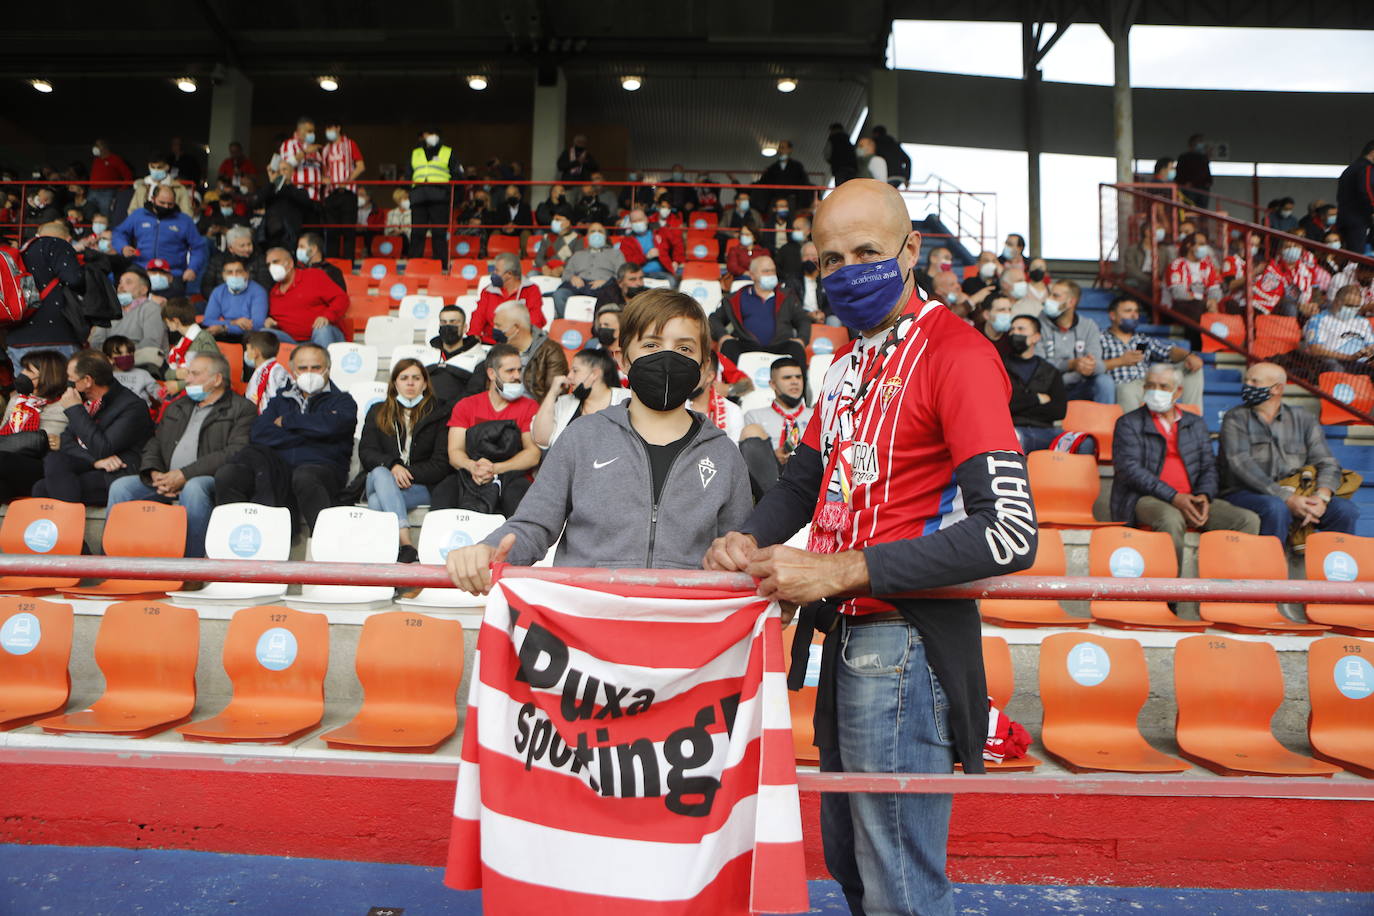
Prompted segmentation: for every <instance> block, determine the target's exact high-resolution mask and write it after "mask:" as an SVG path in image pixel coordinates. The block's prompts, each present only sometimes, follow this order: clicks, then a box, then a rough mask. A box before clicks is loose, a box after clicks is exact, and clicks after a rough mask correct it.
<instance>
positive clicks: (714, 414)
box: [687, 350, 752, 443]
mask: <svg viewBox="0 0 1374 916" xmlns="http://www.w3.org/2000/svg"><path fill="white" fill-rule="evenodd" d="M727 358H728V357H727ZM720 374H721V370H720V355H719V353H718V352H717V351H716V350H711V351H710V352H709V353H708V354H707V355H706V358H705V359H704V360H702V363H701V382H700V384H698V385H697V387H696V389H695V390H694V391H693V392H692V394H691V397H690V398H689V399H688V401H687V406H688V407H689V408H691V409H692V410H693V411H695V412H696V413H699V414H701V415H702V416H704V417H706V419H708V420H710V421H711V424H712V425H713V426H715V427H716V428H717V429H719V430H721V431H722V432H724V433H725V435H726V436H728V437H729V439H730V441H731V442H736V443H737V442H739V437H740V434H741V433H743V432H744V411H743V410H741V409H740V406H739V405H738V404H736V403H735V402H734V401H731V400H728V399H727V398H726V397H725V395H723V394H721V393H720V391H719V390H718V389H717V386H716V379H718V378H720ZM751 387H752V386H751Z"/></svg>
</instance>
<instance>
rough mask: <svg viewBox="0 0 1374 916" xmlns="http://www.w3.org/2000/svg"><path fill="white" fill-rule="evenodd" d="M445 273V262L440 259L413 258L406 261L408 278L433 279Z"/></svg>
mask: <svg viewBox="0 0 1374 916" xmlns="http://www.w3.org/2000/svg"><path fill="white" fill-rule="evenodd" d="M443 272H444V262H443V261H441V260H439V259H438V258H411V259H410V260H408V261H406V276H407V277H431V276H434V275H435V274H442V273H443Z"/></svg>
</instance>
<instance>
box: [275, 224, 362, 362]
mask: <svg viewBox="0 0 1374 916" xmlns="http://www.w3.org/2000/svg"><path fill="white" fill-rule="evenodd" d="M267 269H268V271H270V272H271V274H272V280H273V285H272V288H271V289H270V290H268V293H267V320H266V321H264V322H263V327H264V328H266V329H267V330H269V331H272V332H273V333H274V334H276V335H277V336H278V337H280V338H281V339H282V340H284V341H286V342H287V343H296V342H297V341H302V340H310V341H313V342H314V343H317V344H319V345H320V346H322V347H327V346H329V345H330V344H332V343H340V342H342V341H343V339H344V333H343V331H341V330H339V325H340V323H341V322H342V321H343V317H344V313H345V312H347V311H348V294H347V293H345V292H344V291H343V290H342V289H340V288H339V287H338V286H336V285H335V284H334V282H333V281H332V280H330V279H329V277H328V276H326V275H325V273H324V271H321V270H316V269H314V268H311V267H297V266H296V258H295V255H294V254H292V253H290V252H288V251H287V250H286V249H285V248H272V249H270V250H269V251H268V252H267Z"/></svg>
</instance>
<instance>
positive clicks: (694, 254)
mask: <svg viewBox="0 0 1374 916" xmlns="http://www.w3.org/2000/svg"><path fill="white" fill-rule="evenodd" d="M684 244H685V248H684V249H683V254H684V256H685V258H686V259H687V260H689V261H715V259H716V256H717V253H718V252H719V251H720V245H719V244H718V243H717V241H716V233H715V231H714V230H711V229H688V230H687V234H686V242H685V243H684Z"/></svg>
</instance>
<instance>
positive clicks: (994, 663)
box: [983, 636, 1016, 710]
mask: <svg viewBox="0 0 1374 916" xmlns="http://www.w3.org/2000/svg"><path fill="white" fill-rule="evenodd" d="M983 670H984V671H986V672H987V678H988V696H989V697H991V698H992V705H993V706H996V707H997V708H998V709H1002V710H1005V709H1006V708H1007V704H1008V703H1010V702H1011V695H1012V692H1013V691H1014V690H1015V687H1016V675H1015V673H1014V671H1013V668H1012V665H1011V647H1010V646H1008V645H1007V641H1006V640H1005V639H1003V638H1002V637H1000V636H984V637H983Z"/></svg>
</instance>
